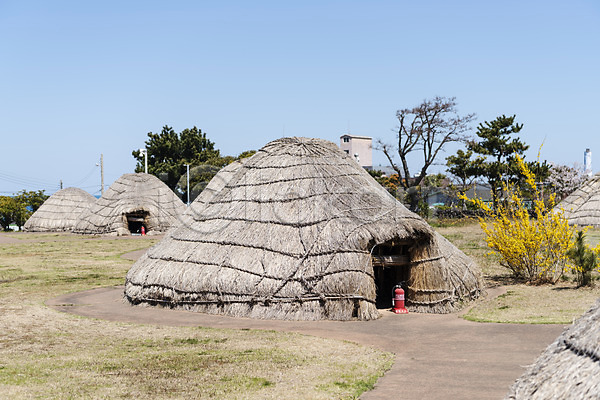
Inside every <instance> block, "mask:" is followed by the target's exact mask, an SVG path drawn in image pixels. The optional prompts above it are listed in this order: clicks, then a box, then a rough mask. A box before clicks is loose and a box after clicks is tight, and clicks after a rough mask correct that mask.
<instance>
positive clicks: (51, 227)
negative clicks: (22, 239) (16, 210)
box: [23, 187, 96, 232]
mask: <svg viewBox="0 0 600 400" xmlns="http://www.w3.org/2000/svg"><path fill="white" fill-rule="evenodd" d="M95 201H96V198H95V197H94V196H92V195H91V194H89V193H88V192H86V191H85V190H81V189H79V188H74V187H69V188H66V189H61V190H59V191H58V192H56V193H54V194H53V195H52V196H50V197H49V198H47V199H46V201H45V202H44V204H42V205H41V206H40V208H38V209H37V210H36V212H34V213H33V215H31V217H29V219H28V220H27V222H25V225H24V226H23V230H25V231H28V232H62V231H67V232H68V231H71V230H72V229H73V227H74V226H75V223H76V222H77V220H78V218H79V216H80V215H81V213H83V212H85V211H87V210H89V209H90V207H91V206H92V204H94V202H95Z"/></svg>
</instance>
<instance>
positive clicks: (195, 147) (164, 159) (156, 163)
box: [131, 125, 221, 191]
mask: <svg viewBox="0 0 600 400" xmlns="http://www.w3.org/2000/svg"><path fill="white" fill-rule="evenodd" d="M146 150H147V152H148V173H149V174H152V175H155V176H157V177H158V178H159V179H161V180H162V181H163V182H165V184H166V185H167V186H169V187H170V188H171V189H172V190H173V191H175V187H176V186H177V182H178V181H179V179H180V177H181V176H182V175H184V174H185V173H186V164H189V165H190V166H191V167H194V166H199V165H202V164H212V165H217V164H219V163H220V158H221V157H220V153H219V150H217V149H215V144H214V143H213V142H211V141H210V140H209V139H208V138H207V137H206V133H202V131H201V130H200V129H198V128H196V127H195V126H194V127H193V128H192V129H184V130H183V131H181V132H180V133H176V132H175V131H174V130H173V128H171V127H169V126H167V125H165V126H164V127H163V129H162V132H161V133H152V132H148V140H146ZM131 154H132V155H133V157H134V158H135V159H136V160H137V161H138V163H137V165H136V167H135V172H144V155H143V154H142V153H141V152H140V151H139V150H134V151H132V153H131Z"/></svg>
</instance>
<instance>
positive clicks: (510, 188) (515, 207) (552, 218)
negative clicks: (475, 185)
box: [461, 155, 575, 284]
mask: <svg viewBox="0 0 600 400" xmlns="http://www.w3.org/2000/svg"><path fill="white" fill-rule="evenodd" d="M515 167H516V168H517V169H518V170H519V172H520V173H521V175H522V176H523V177H524V178H525V179H524V182H523V183H524V185H526V186H528V188H529V191H530V192H531V193H532V195H533V197H532V199H533V213H534V218H531V215H530V209H529V207H527V206H526V204H525V203H526V202H525V201H524V199H523V196H522V191H521V189H520V187H518V186H514V185H512V184H510V183H505V182H500V183H501V185H502V186H503V189H504V191H505V193H506V195H507V201H505V202H502V204H498V206H497V207H496V208H492V207H490V206H489V205H488V204H486V203H484V202H483V201H482V200H481V199H479V198H477V197H475V198H473V199H469V198H467V197H466V196H461V198H462V200H465V201H467V202H469V203H471V204H473V205H475V206H477V207H478V208H480V209H481V210H482V211H483V212H484V214H485V216H486V219H484V218H479V224H480V226H481V228H482V229H483V231H484V232H485V234H486V242H487V245H488V247H490V248H491V249H492V250H494V251H495V252H496V253H497V254H498V255H499V256H500V264H501V265H502V266H504V267H506V268H508V269H510V270H511V271H512V272H513V274H514V276H515V277H516V278H522V279H526V280H527V281H528V282H530V283H536V284H537V283H556V282H557V280H558V279H559V278H560V277H561V276H562V274H563V272H564V271H565V270H566V269H567V268H568V265H567V261H568V252H569V249H570V248H571V247H572V246H573V236H574V232H575V227H572V226H570V225H569V221H568V220H567V218H566V217H565V216H564V213H563V212H562V211H558V212H552V208H553V207H554V195H552V196H550V198H549V199H548V201H547V202H546V201H544V199H543V198H542V196H541V194H540V192H539V189H538V187H537V184H536V181H535V175H534V174H533V172H532V171H531V170H530V169H529V167H528V165H527V164H526V163H525V162H524V161H523V159H522V158H521V157H519V156H518V155H517V156H515Z"/></svg>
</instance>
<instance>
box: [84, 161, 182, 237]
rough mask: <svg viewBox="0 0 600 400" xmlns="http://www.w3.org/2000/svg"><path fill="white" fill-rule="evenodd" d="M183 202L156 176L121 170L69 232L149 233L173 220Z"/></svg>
mask: <svg viewBox="0 0 600 400" xmlns="http://www.w3.org/2000/svg"><path fill="white" fill-rule="evenodd" d="M184 211H185V204H183V202H182V201H181V200H180V199H179V197H177V196H176V195H175V193H174V192H173V191H172V190H171V189H169V187H168V186H167V185H165V184H164V182H162V181H161V180H160V179H158V178H157V177H155V176H154V175H150V174H143V173H137V174H124V175H122V176H121V177H120V178H119V179H117V180H116V181H115V182H114V183H113V184H112V185H111V186H110V187H109V188H108V189H107V190H106V191H105V192H104V194H103V195H102V197H100V198H99V199H98V201H96V203H95V204H94V205H93V206H92V207H91V208H90V209H89V210H88V211H87V212H86V213H84V214H82V215H81V216H80V218H79V221H78V222H77V224H76V225H75V228H74V229H73V232H75V233H83V234H110V235H129V234H132V233H140V232H141V230H142V227H143V228H144V230H145V232H146V233H147V234H149V235H152V234H156V233H162V232H166V231H167V230H168V229H169V228H170V227H171V226H173V225H174V224H175V223H177V221H178V218H179V216H180V215H181V214H183V212H184Z"/></svg>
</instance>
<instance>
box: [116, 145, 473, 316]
mask: <svg viewBox="0 0 600 400" xmlns="http://www.w3.org/2000/svg"><path fill="white" fill-rule="evenodd" d="M214 179H219V180H220V183H219V184H218V185H220V186H221V188H220V190H218V189H219V187H218V185H217V184H215V188H216V190H215V191H213V192H207V193H206V195H205V196H200V197H199V199H197V200H196V201H195V202H194V203H192V205H191V210H190V211H189V212H188V213H187V215H186V218H185V219H184V221H185V223H184V224H182V225H181V226H179V227H177V228H176V229H174V230H172V231H171V232H169V234H168V235H167V236H165V238H164V239H163V240H162V241H161V242H160V243H158V244H157V245H156V246H155V247H153V248H151V249H150V250H149V251H148V252H147V253H146V254H145V255H144V256H142V257H141V258H140V259H139V260H138V261H137V262H136V263H135V264H134V265H133V266H132V268H131V269H130V271H129V272H128V274H127V278H126V287H125V296H126V298H127V299H129V301H131V302H132V303H134V304H137V303H148V304H162V305H165V306H168V307H177V308H183V309H189V310H195V311H202V312H208V313H219V314H227V315H233V316H247V317H254V318H279V319H305V320H316V319H335V320H348V319H353V318H358V319H363V320H369V319H374V318H377V317H379V312H378V311H377V309H376V304H375V303H376V294H377V293H376V292H377V288H376V284H375V281H374V267H373V265H372V255H371V251H372V250H373V248H374V247H376V246H377V245H382V244H385V243H390V242H399V243H400V242H408V243H410V266H409V268H410V271H411V273H410V279H409V281H408V282H407V306H408V308H409V310H413V311H421V312H451V311H453V310H456V309H457V308H459V307H460V305H461V302H462V301H465V300H469V299H472V298H475V297H477V296H479V294H480V291H481V289H482V282H481V274H480V271H479V269H478V267H477V266H476V265H475V264H474V263H473V262H472V261H471V260H470V259H469V258H468V257H467V256H465V255H464V254H463V253H462V252H460V251H459V250H458V249H457V248H456V247H454V246H453V245H452V244H451V243H450V242H448V241H447V240H446V239H444V238H443V237H441V236H440V235H438V234H436V233H435V232H434V231H433V230H432V229H431V227H430V226H429V225H428V224H427V223H426V222H425V221H424V220H423V219H422V218H420V217H419V216H417V215H416V214H414V213H411V212H410V211H408V210H407V209H406V208H405V207H404V206H403V205H402V204H401V203H399V202H398V201H397V200H396V199H394V198H393V197H392V196H391V195H390V194H389V193H388V192H387V191H386V190H385V189H383V188H382V187H381V185H379V184H378V183H377V182H376V181H375V180H374V179H373V178H372V177H371V176H370V175H369V174H368V173H367V172H366V171H364V169H363V168H361V167H360V166H359V165H358V163H356V161H354V160H353V159H352V158H350V157H349V156H347V155H346V154H345V153H343V152H342V151H341V150H339V148H338V147H337V146H336V145H335V144H333V143H331V142H328V141H324V140H320V139H307V138H283V139H279V140H276V141H273V142H271V143H269V144H267V145H266V146H265V147H263V148H262V149H261V150H260V151H258V152H257V153H256V154H255V155H254V156H252V157H251V158H249V159H247V160H245V162H244V163H243V164H238V165H232V166H230V167H229V168H225V169H224V170H222V171H221V172H220V173H219V174H217V176H215V178H214ZM211 185H213V182H211V184H210V185H209V186H211ZM209 193H210V196H209ZM386 295H388V294H387V293H386ZM389 296H391V293H390V294H389Z"/></svg>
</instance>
